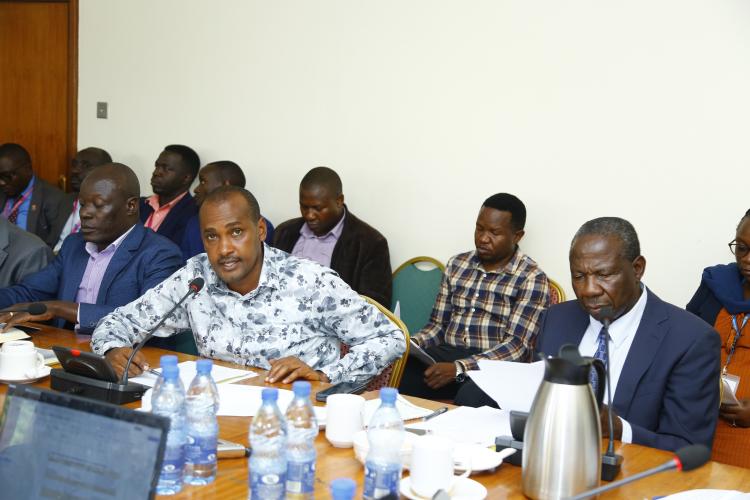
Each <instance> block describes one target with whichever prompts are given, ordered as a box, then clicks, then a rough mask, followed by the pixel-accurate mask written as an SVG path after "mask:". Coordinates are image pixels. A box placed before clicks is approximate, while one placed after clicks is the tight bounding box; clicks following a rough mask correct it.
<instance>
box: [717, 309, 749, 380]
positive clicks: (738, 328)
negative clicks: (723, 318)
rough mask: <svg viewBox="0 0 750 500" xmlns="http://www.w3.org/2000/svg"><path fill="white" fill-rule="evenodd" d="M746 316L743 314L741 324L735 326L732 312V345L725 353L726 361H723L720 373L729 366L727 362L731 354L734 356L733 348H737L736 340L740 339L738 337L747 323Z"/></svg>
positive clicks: (735, 319) (735, 322) (729, 360)
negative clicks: (726, 353) (727, 352)
mask: <svg viewBox="0 0 750 500" xmlns="http://www.w3.org/2000/svg"><path fill="white" fill-rule="evenodd" d="M747 320H748V316H747V315H745V317H744V318H742V326H740V327H738V326H737V316H735V315H734V314H732V328H733V329H734V338H733V339H732V347H730V348H729V354H728V355H727V361H726V363H724V369H723V370H722V373H726V372H727V367H728V366H729V363H730V362H731V361H732V356H734V350H735V349H736V348H737V341H738V340H740V337H742V330H743V329H744V328H745V325H746V324H747Z"/></svg>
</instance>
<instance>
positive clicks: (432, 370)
mask: <svg viewBox="0 0 750 500" xmlns="http://www.w3.org/2000/svg"><path fill="white" fill-rule="evenodd" d="M455 381H456V363H435V364H434V365H432V366H430V367H429V368H427V369H426V370H425V371H424V383H425V384H427V387H429V388H430V389H440V388H441V387H443V386H445V385H448V384H450V383H451V382H455Z"/></svg>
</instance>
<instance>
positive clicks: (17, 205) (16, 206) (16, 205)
mask: <svg viewBox="0 0 750 500" xmlns="http://www.w3.org/2000/svg"><path fill="white" fill-rule="evenodd" d="M30 195H31V189H28V188H27V189H26V192H25V193H23V194H22V195H21V197H20V198H18V199H17V200H16V202H15V203H14V204H13V207H12V208H11V209H10V210H8V206H9V205H10V200H8V201H7V202H6V203H5V210H3V215H4V216H6V217H7V216H9V215H10V214H12V213H13V212H15V211H16V210H18V209H19V208H20V207H21V205H23V202H25V201H26V199H27V198H28V197H29V196H30Z"/></svg>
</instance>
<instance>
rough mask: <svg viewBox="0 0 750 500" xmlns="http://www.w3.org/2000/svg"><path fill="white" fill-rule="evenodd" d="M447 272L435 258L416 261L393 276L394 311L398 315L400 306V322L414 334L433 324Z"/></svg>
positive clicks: (392, 303) (412, 260)
mask: <svg viewBox="0 0 750 500" xmlns="http://www.w3.org/2000/svg"><path fill="white" fill-rule="evenodd" d="M444 270H445V266H444V265H443V264H442V263H441V262H440V261H438V260H435V259H433V258H432V257H415V258H413V259H410V260H408V261H406V262H405V263H403V264H402V265H401V266H399V268H398V269H396V272H394V273H393V296H392V302H391V311H394V312H396V304H398V305H399V309H400V317H401V320H402V321H403V322H404V324H405V325H406V327H407V328H408V330H409V332H411V333H412V334H415V333H417V332H419V330H421V329H422V327H424V326H425V325H426V324H427V322H428V321H429V320H430V313H431V312H432V306H433V305H435V298H436V297H437V294H438V292H439V291H440V282H441V281H442V279H443V271H444Z"/></svg>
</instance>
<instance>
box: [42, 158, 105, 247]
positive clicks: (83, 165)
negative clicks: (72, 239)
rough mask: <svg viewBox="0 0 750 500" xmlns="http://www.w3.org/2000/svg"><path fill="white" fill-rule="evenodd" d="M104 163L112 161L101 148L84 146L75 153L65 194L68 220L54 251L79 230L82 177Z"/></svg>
mask: <svg viewBox="0 0 750 500" xmlns="http://www.w3.org/2000/svg"><path fill="white" fill-rule="evenodd" d="M105 163H112V157H111V156H109V153H107V152H106V151H104V150H103V149H101V148H86V149H82V150H80V151H79V152H78V153H76V155H75V157H74V158H73V161H72V162H71V166H70V189H71V192H70V193H68V195H67V198H66V199H67V203H69V204H70V206H69V207H68V208H67V211H68V213H69V214H70V215H68V220H67V221H66V222H65V225H63V228H62V231H61V232H60V238H59V239H58V240H57V244H56V245H55V252H56V253H57V252H59V251H60V248H62V244H63V240H64V239H65V238H67V237H68V235H69V234H72V233H77V232H78V231H80V230H81V218H80V217H79V216H78V193H79V191H81V183H82V182H83V179H85V178H86V176H87V175H88V174H89V173H90V172H91V171H92V170H93V169H95V168H96V167H98V166H100V165H104V164H105Z"/></svg>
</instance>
